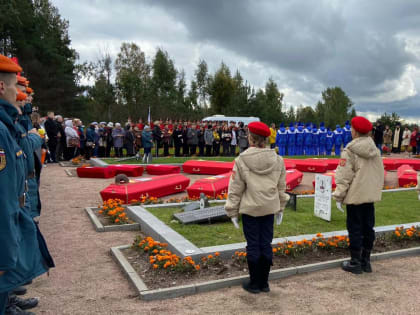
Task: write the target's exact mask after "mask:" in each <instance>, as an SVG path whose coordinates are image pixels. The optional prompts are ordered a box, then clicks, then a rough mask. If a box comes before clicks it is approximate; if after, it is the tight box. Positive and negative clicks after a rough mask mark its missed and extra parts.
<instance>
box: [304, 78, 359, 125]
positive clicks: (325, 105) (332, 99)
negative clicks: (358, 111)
mask: <svg viewBox="0 0 420 315" xmlns="http://www.w3.org/2000/svg"><path fill="white" fill-rule="evenodd" d="M352 107H353V102H352V101H351V99H350V98H349V97H348V96H347V94H346V93H345V92H344V91H343V90H342V89H341V88H340V87H337V86H336V87H333V88H327V89H326V90H325V91H323V92H322V100H321V101H320V102H318V104H317V105H316V118H315V119H314V120H315V121H317V122H321V121H323V122H325V125H326V126H329V127H334V126H335V125H336V124H340V125H342V124H344V122H345V121H346V120H348V119H349V118H350V116H351V110H352ZM311 121H313V120H311Z"/></svg>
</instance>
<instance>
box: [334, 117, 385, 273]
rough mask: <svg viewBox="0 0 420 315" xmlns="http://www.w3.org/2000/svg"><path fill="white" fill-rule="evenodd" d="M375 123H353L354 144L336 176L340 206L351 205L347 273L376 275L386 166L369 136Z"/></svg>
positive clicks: (356, 120) (359, 120) (357, 120)
mask: <svg viewBox="0 0 420 315" xmlns="http://www.w3.org/2000/svg"><path fill="white" fill-rule="evenodd" d="M371 130H372V124H371V123H370V122H369V121H368V120H367V119H366V118H364V117H360V116H358V117H354V118H353V119H352V121H351V133H352V136H353V141H351V142H350V143H349V144H348V145H347V146H346V148H345V149H344V151H343V153H342V154H341V159H340V163H339V166H338V168H337V172H336V175H335V182H336V185H337V187H336V190H335V192H334V193H333V197H334V199H335V200H336V201H337V207H338V208H339V209H341V204H345V205H346V206H347V230H348V233H349V239H350V254H351V260H350V261H346V262H344V263H343V264H342V268H343V270H345V271H349V272H352V273H355V274H360V273H362V271H364V272H372V268H371V265H370V252H371V250H372V247H373V242H374V240H375V231H374V229H373V227H374V225H375V208H374V202H377V201H380V200H381V197H382V186H383V183H384V167H383V163H382V159H381V154H380V152H379V150H378V149H377V148H376V146H375V143H374V142H373V140H372V138H371V137H369V136H368V133H369V131H371Z"/></svg>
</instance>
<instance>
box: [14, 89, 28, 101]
mask: <svg viewBox="0 0 420 315" xmlns="http://www.w3.org/2000/svg"><path fill="white" fill-rule="evenodd" d="M27 97H28V95H26V94H25V93H23V92H22V91H18V94H17V95H16V101H24V100H26V98H27Z"/></svg>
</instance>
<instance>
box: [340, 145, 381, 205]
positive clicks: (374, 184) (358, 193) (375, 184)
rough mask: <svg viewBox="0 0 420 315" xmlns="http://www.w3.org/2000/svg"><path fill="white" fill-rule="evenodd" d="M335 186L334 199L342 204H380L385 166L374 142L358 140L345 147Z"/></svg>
mask: <svg viewBox="0 0 420 315" xmlns="http://www.w3.org/2000/svg"><path fill="white" fill-rule="evenodd" d="M335 182H336V185H337V187H336V189H335V192H334V193H333V197H334V199H335V200H336V201H338V202H341V203H343V204H346V205H359V204H363V203H371V202H376V201H380V200H381V197H382V188H383V184H384V166H383V162H382V158H381V155H380V152H379V150H378V149H377V148H376V146H375V143H374V142H373V140H372V138H370V137H360V138H356V139H354V140H353V141H351V142H350V143H349V144H348V145H347V146H346V148H345V149H344V151H343V152H342V154H341V159H340V164H339V166H338V168H337V172H336V175H335Z"/></svg>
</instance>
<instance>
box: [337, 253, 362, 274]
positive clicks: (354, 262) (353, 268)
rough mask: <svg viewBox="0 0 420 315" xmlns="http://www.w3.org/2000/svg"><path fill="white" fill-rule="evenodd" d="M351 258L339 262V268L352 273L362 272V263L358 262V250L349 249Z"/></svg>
mask: <svg viewBox="0 0 420 315" xmlns="http://www.w3.org/2000/svg"><path fill="white" fill-rule="evenodd" d="M350 254H351V259H350V261H345V262H343V263H342V264H341V268H342V269H343V270H344V271H348V272H351V273H354V274H361V273H362V265H361V263H360V254H361V253H360V250H350Z"/></svg>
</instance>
